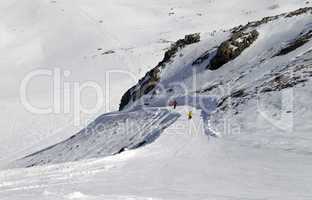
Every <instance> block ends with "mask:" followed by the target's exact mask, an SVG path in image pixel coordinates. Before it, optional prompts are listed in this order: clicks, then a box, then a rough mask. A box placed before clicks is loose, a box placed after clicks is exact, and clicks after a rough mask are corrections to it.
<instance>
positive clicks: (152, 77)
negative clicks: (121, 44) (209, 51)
mask: <svg viewBox="0 0 312 200" xmlns="http://www.w3.org/2000/svg"><path fill="white" fill-rule="evenodd" d="M199 41H200V34H199V33H194V34H190V35H186V36H185V37H184V39H180V40H178V41H177V42H175V43H173V44H172V45H171V46H170V48H169V49H168V50H167V51H166V52H165V56H164V58H163V60H162V61H161V62H159V63H158V65H157V66H156V67H155V68H153V69H152V70H150V71H149V72H147V73H146V75H145V76H144V77H143V78H142V79H140V80H139V82H138V84H137V85H135V86H134V87H132V88H130V89H129V90H128V91H127V92H126V93H125V94H124V95H123V96H122V98H121V102H120V105H119V110H123V109H124V108H125V107H126V106H127V105H128V104H129V103H130V102H134V101H136V100H138V99H140V98H141V97H142V96H143V95H145V94H148V93H150V92H151V91H152V90H154V89H155V87H156V85H157V84H158V82H159V81H160V71H161V69H162V68H165V67H166V65H167V64H168V63H170V62H171V61H172V59H173V58H174V57H175V56H176V54H177V52H178V51H179V50H180V49H182V48H184V47H185V46H187V45H190V44H193V43H197V42H199Z"/></svg>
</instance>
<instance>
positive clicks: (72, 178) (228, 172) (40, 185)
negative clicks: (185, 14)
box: [0, 107, 312, 200]
mask: <svg viewBox="0 0 312 200" xmlns="http://www.w3.org/2000/svg"><path fill="white" fill-rule="evenodd" d="M189 110H192V108H190V107H179V108H178V112H179V113H180V114H181V117H180V118H179V119H178V120H177V121H176V122H175V123H174V124H173V125H172V126H170V127H169V128H168V129H166V130H165V131H164V132H163V134H161V136H160V137H159V139H158V140H156V141H155V142H154V143H152V144H150V145H146V146H144V147H142V148H139V149H135V150H131V151H126V152H124V153H122V154H118V155H116V156H112V157H106V158H102V159H93V160H84V161H79V162H74V163H66V164H60V165H50V166H40V167H34V168H28V169H13V170H8V171H2V172H0V180H1V184H0V197H1V199H4V200H12V199H14V200H22V199H23V200H28V199H29V200H30V199H60V200H68V199H83V200H103V199H105V200H106V199H108V200H129V199H135V200H150V199H157V200H165V199H166V200H167V199H170V200H179V199H185V200H190V199H191V200H193V199H194V200H200V199H207V200H213V199H217V200H233V199H272V200H273V199H285V200H293V199H302V200H309V199H311V197H312V194H311V189H312V188H311V187H312V186H311V184H310V183H311V182H312V179H311V178H312V176H311V165H312V161H311V159H310V156H309V155H303V154H294V153H290V152H288V153H285V152H283V151H279V150H273V151H272V150H271V149H267V148H251V147H250V146H246V145H244V144H245V142H242V143H240V144H239V145H237V144H235V143H233V142H231V141H230V140H221V139H220V140H214V139H212V138H210V139H209V138H208V137H207V135H205V134H204V133H203V121H202V117H201V111H200V110H193V112H194V115H193V119H192V120H188V119H187V118H186V115H185V113H186V112H187V111H189Z"/></svg>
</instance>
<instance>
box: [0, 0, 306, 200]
mask: <svg viewBox="0 0 312 200" xmlns="http://www.w3.org/2000/svg"><path fill="white" fill-rule="evenodd" d="M25 2H28V3H30V1H25ZM34 2H35V3H34V4H23V3H22V4H21V7H20V8H18V7H15V6H12V7H10V5H9V4H6V5H5V6H1V9H2V8H3V9H4V10H5V9H8V10H10V9H9V8H11V9H12V8H13V10H14V9H16V10H14V12H12V13H13V15H14V16H13V17H12V15H9V14H8V16H10V17H8V19H9V22H16V21H18V20H16V19H15V17H16V16H15V15H17V16H18V17H17V18H19V17H20V16H24V19H25V21H21V22H23V23H21V24H22V25H24V24H33V21H32V20H31V21H28V20H27V19H29V18H27V17H25V16H37V15H36V14H38V13H36V12H29V10H28V9H26V12H18V11H21V10H23V9H21V8H23V7H25V6H27V5H32V6H33V5H39V7H43V8H44V12H43V13H48V14H47V15H48V17H47V18H44V17H43V18H42V19H41V20H42V21H43V22H45V20H46V19H49V20H52V21H53V17H56V16H58V17H60V18H57V19H58V20H55V21H57V22H61V21H62V20H63V17H65V19H68V20H73V21H70V23H68V21H66V20H65V22H66V23H65V24H66V26H65V25H64V24H63V25H61V26H60V27H59V25H60V24H62V23H60V24H59V23H56V24H57V25H55V24H53V23H52V24H50V25H51V27H54V25H55V27H59V28H60V29H58V30H63V29H64V28H65V30H74V29H76V28H77V30H78V32H79V33H80V31H82V32H83V31H86V30H87V33H88V31H90V32H92V34H94V32H93V30H94V29H93V28H94V27H98V26H102V25H103V27H105V29H104V28H103V27H102V28H103V29H102V28H101V31H102V32H101V31H100V32H101V33H104V35H106V34H107V35H111V36H112V38H114V37H115V38H116V39H115V40H109V38H107V37H106V38H105V39H104V40H103V41H102V40H101V42H102V43H101V42H98V41H100V40H98V38H97V35H96V34H95V35H92V34H91V35H89V34H86V35H84V34H82V35H81V34H77V35H79V36H82V37H81V38H80V37H78V36H77V38H78V39H77V38H76V39H74V40H73V41H74V43H75V46H74V47H75V48H76V47H77V48H82V50H81V49H80V50H81V51H79V53H77V54H75V53H73V54H75V55H71V53H72V52H73V51H70V50H71V44H68V43H66V39H68V38H65V39H64V38H62V37H61V36H64V35H67V34H65V33H68V32H66V31H65V32H62V31H60V35H61V36H60V37H56V38H54V37H53V39H51V41H53V42H52V43H53V44H56V43H55V41H58V42H60V41H61V42H60V43H61V44H63V43H64V46H62V45H60V46H58V45H56V47H60V53H59V51H52V52H54V53H55V52H56V54H55V57H53V56H52V58H51V57H50V56H51V55H54V54H50V53H51V52H50V51H48V52H49V53H47V54H48V55H49V56H47V57H44V56H43V62H42V63H45V64H47V65H50V64H51V63H52V64H55V63H56V64H57V65H60V66H61V68H62V69H71V70H73V72H76V73H77V74H76V75H74V77H71V78H72V80H80V81H84V80H87V79H88V78H90V79H92V80H95V81H96V80H98V81H99V83H101V81H103V74H102V73H101V72H103V73H104V74H105V72H107V70H110V69H114V70H115V69H116V68H118V67H116V64H117V65H120V66H121V67H120V69H122V70H123V69H128V67H131V69H130V70H128V71H130V72H135V73H137V75H138V76H141V75H142V74H141V73H139V72H136V71H141V70H142V69H141V70H140V68H141V66H142V65H140V62H142V63H143V65H144V66H145V67H144V69H143V70H142V71H147V70H148V69H151V68H152V67H151V66H156V65H157V63H158V62H159V61H160V60H161V57H162V54H163V52H164V51H165V50H166V51H167V52H171V51H172V52H174V54H173V55H171V56H170V58H169V59H167V60H166V62H164V65H160V66H158V67H157V69H156V70H155V71H153V70H152V72H156V73H148V74H147V76H145V77H144V78H143V79H141V81H139V84H138V85H136V86H135V87H132V89H134V90H132V89H131V90H130V92H129V94H130V97H131V98H128V97H127V98H126V99H127V100H129V99H130V101H129V102H127V103H129V104H127V105H126V107H125V110H124V111H122V112H114V113H109V114H104V115H102V116H101V117H99V118H97V119H95V121H94V122H93V123H91V124H90V125H89V126H87V127H86V128H85V129H83V130H82V131H80V132H78V133H77V134H76V135H74V136H72V134H73V133H75V132H74V131H71V130H72V129H73V127H72V126H71V120H62V117H63V116H62V115H60V114H59V115H56V116H57V117H60V118H61V120H60V121H61V123H63V125H64V124H66V126H65V128H62V127H64V126H63V125H62V126H59V125H55V126H56V127H58V128H60V130H61V131H58V132H57V133H55V132H54V127H52V128H51V129H52V130H51V132H45V134H44V137H45V140H41V141H40V140H38V138H37V137H38V135H41V134H38V132H36V130H35V131H34V132H33V131H31V134H30V135H29V137H28V138H27V139H28V140H23V139H24V138H25V136H23V137H18V136H19V135H23V134H24V132H19V133H18V134H17V133H16V132H12V134H11V135H9V136H7V137H4V138H5V139H4V140H3V141H7V142H8V141H9V142H12V146H11V145H10V146H4V147H2V148H3V149H5V150H4V151H0V152H1V154H2V155H1V156H3V157H6V156H8V155H9V157H10V158H9V160H15V159H16V157H19V158H21V157H24V158H22V159H19V160H17V161H15V162H14V163H11V165H10V166H9V167H13V168H14V167H30V168H27V169H26V168H24V169H23V168H22V169H9V170H4V171H0V198H1V199H5V200H6V199H8V200H16V199H84V200H88V199H91V200H94V199H99V200H100V199H101V200H102V199H112V200H115V199H122V200H128V199H144V200H145V199H146V200H147V199H149V200H150V199H170V200H171V199H172V200H175V199H187V200H189V199H209V200H210V199H211V200H212V199H218V200H223V199H226V200H233V199H286V200H287V199H289V200H290V199H291V200H293V199H304V200H310V199H311V198H312V194H311V191H312V187H311V184H310V183H311V182H312V180H311V177H312V175H311V169H310V168H311V165H312V162H311V153H312V148H311V147H312V142H311V141H312V135H311V129H312V126H311V123H310V121H311V118H312V112H311V110H312V105H311V104H310V99H311V98H312V90H311V88H312V81H311V80H312V68H311V62H312V60H311V58H312V50H311V48H312V41H311V37H312V26H311V21H312V13H311V10H312V9H311V8H306V9H300V10H296V11H293V12H290V13H289V12H287V13H285V14H282V15H276V16H274V15H275V14H279V13H282V12H285V11H290V10H295V9H296V8H298V7H303V6H304V5H306V4H309V3H308V2H307V1H299V0H289V1H288V0H287V1H277V0H272V1H271V0H268V1H261V2H259V1H253V0H251V1H243V0H237V1H231V2H229V1H226V0H220V1H206V0H205V1H204V0H198V1H195V2H194V1H186V0H185V1H184V0H182V1H181V0H174V1H164V0H160V1H158V2H157V3H155V2H154V1H153V2H152V1H150V0H147V1H146V0H145V1H143V0H136V1H132V2H128V1H127V2H126V1H124V0H114V1H113V0H112V1H110V0H108V1H105V2H104V3H101V2H100V1H95V0H92V1H89V3H85V2H84V1H75V4H74V5H75V6H73V7H71V6H72V5H73V2H71V1H68V2H63V1H62V2H58V1H51V2H50V1H49V2H48V1H40V2H39V1H34ZM3 5H4V4H3ZM46 5H53V6H54V7H53V9H55V10H56V11H57V13H58V12H60V13H59V15H56V16H55V15H54V14H55V10H53V11H51V10H50V7H49V8H47V7H45V6H46ZM101 5H102V7H101ZM168 5H169V8H168ZM7 6H9V7H7ZM32 6H30V7H28V8H30V10H31V11H33V10H37V6H34V7H32ZM255 6H258V8H257V10H255ZM104 7H105V8H104ZM171 7H172V8H171ZM67 10H68V11H69V12H68V13H67V12H66V11H67ZM78 10H79V13H80V14H81V13H82V16H85V17H86V18H87V19H91V21H92V22H94V24H95V26H93V25H92V26H91V25H90V24H89V23H85V21H84V20H82V21H81V19H84V17H82V18H81V17H78V18H77V19H76V18H75V17H72V16H77V15H76V12H77V11H78ZM103 10H105V11H107V12H103ZM116 10H118V11H120V12H122V13H124V15H122V16H121V15H116V14H115V13H116ZM80 11H81V12H80ZM221 11H222V12H221ZM38 16H43V14H42V13H40V12H39V14H38ZM99 16H101V17H99ZM123 16H125V18H123ZM264 16H273V17H266V18H264V19H262V20H259V21H254V20H256V18H257V19H261V17H264ZM109 17H111V18H109ZM127 17H128V18H127ZM102 18H103V19H102ZM30 19H33V17H30ZM61 19H62V20H61ZM109 19H111V21H110V20H109ZM121 19H122V20H121ZM130 19H131V20H130ZM134 19H135V20H134ZM11 20H12V21H11ZM219 20H220V21H219ZM119 21H121V22H120V23H119ZM248 21H253V22H250V23H248V24H247V22H248ZM244 23H246V24H247V25H245V26H237V25H238V24H244ZM35 24H36V23H35ZM43 24H45V23H39V22H38V23H37V24H36V25H38V27H40V31H39V32H38V33H37V32H36V31H37V29H36V28H38V27H37V26H36V28H34V29H33V30H34V32H36V33H37V34H39V33H44V31H43V32H41V28H44V27H46V26H42V25H43ZM67 25H69V26H68V29H66V27H67ZM80 25H83V26H84V27H86V28H85V29H83V30H81V29H80V28H81V27H80ZM89 25H90V26H89ZM234 26H236V27H235V28H232V27H234ZM22 27H23V26H22ZM140 27H143V29H140ZM162 27H164V28H162ZM88 28H90V29H88ZM229 28H232V29H229ZM96 29H97V28H96ZM215 29H217V30H216V31H213V30H215ZM5 30H6V29H5ZM43 30H45V29H43ZM149 31H151V32H149ZM163 31H165V32H163ZM57 32H58V31H57ZM146 32H147V33H146ZM196 32H199V33H200V37H201V40H200V41H198V38H197V36H198V35H197V34H195V35H189V36H186V37H185V38H184V40H179V41H180V42H178V43H176V44H172V45H171V48H169V50H168V49H164V48H167V47H169V45H170V43H171V42H169V43H168V41H167V40H169V41H175V40H177V39H178V38H183V37H184V35H186V34H189V33H196ZM30 33H31V32H30ZM97 33H98V32H97ZM101 33H100V35H101ZM112 33H113V34H112ZM4 35H5V34H4ZM22 35H23V34H22ZM26 35H27V34H26ZM35 35H36V34H35ZM48 35H49V34H48ZM52 35H53V36H55V34H52ZM133 35H136V37H133ZM6 36H7V35H6ZM32 36H34V35H32ZM36 36H37V35H36ZM92 36H93V37H92ZM19 38H23V37H19ZM26 38H27V37H26ZM48 38H49V37H48ZM74 38H75V37H74ZM90 38H91V39H90ZM41 39H42V41H45V37H43V38H41ZM21 40H22V39H21ZM88 40H90V43H88ZM5 41H9V40H7V39H6V40H5ZM40 41H41V40H40ZM51 41H50V42H51ZM106 41H108V47H109V48H107V49H106V48H104V47H102V46H105V42H106ZM181 41H182V43H185V44H187V45H184V44H183V45H180V44H181ZM189 41H192V42H189ZM21 43H23V42H21ZM117 43H118V44H119V45H116V44H117ZM40 44H41V43H40ZM98 44H103V45H102V46H101V47H98V46H99V45H98ZM177 44H179V45H177ZM76 45H77V46H76ZM110 45H112V46H110ZM39 46H40V45H39ZM115 46H118V48H115ZM177 46H178V48H175V47H177ZM36 47H37V46H36ZM52 47H53V45H52ZM54 47H55V46H54ZM52 49H53V48H52ZM57 49H59V48H57ZM61 49H64V52H62V51H61ZM68 49H69V50H68ZM86 49H87V50H86ZM90 49H94V51H93V50H90ZM28 50H29V49H28ZM110 50H112V51H110ZM176 50H177V52H175V51H176ZM69 51H70V53H69ZM12 52H16V51H14V48H13V50H12ZM12 52H11V53H12ZM29 52H32V51H30V50H29ZM95 52H96V53H95ZM105 52H106V53H105ZM113 52H114V53H113ZM11 53H8V54H7V55H6V57H8V58H11V57H9V56H10V55H12V54H11ZM63 53H64V56H63ZM103 53H104V54H103ZM34 55H38V54H36V53H34ZM80 56H81V57H80ZM58 57H60V60H58V59H56V58H58ZM13 58H15V57H12V59H11V60H8V65H9V64H10V63H12V60H14V59H13ZM34 58H36V59H37V58H38V57H37V56H34ZM47 58H51V59H47ZM80 58H81V59H80ZM134 58H135V59H134ZM131 59H134V61H133V62H132V61H131ZM51 60H52V61H53V62H52V61H51ZM22 61H23V60H22ZM46 61H47V62H46ZM50 61H51V63H50ZM58 61H59V63H58ZM22 63H23V62H22ZM30 63H31V64H34V63H36V62H30ZM40 63H41V62H40ZM40 63H39V64H40ZM42 63H41V64H42ZM24 64H25V63H24ZM63 65H64V66H63ZM65 65H68V66H69V67H65ZM113 65H114V66H113ZM21 66H24V65H23V64H21ZM75 66H78V67H77V68H76V67H75ZM90 66H92V67H93V66H94V68H92V69H91V70H90ZM63 67H64V68H63ZM83 67H88V68H87V69H84V68H83ZM81 68H83V69H82V70H81ZM99 68H101V70H99ZM102 70H103V71H102ZM21 73H22V72H21ZM94 74H96V75H94ZM151 74H152V76H151ZM155 74H156V77H157V78H156V79H155V77H153V76H154V75H155ZM17 75H18V73H17ZM93 75H94V76H93ZM150 77H152V79H150ZM124 80H126V79H125V78H124V77H119V76H117V77H113V78H112V83H113V85H114V86H116V88H117V90H115V89H116V88H112V89H114V91H117V92H115V93H114V94H112V97H111V99H117V97H118V98H119V97H120V96H121V92H123V91H125V89H127V88H130V87H131V86H130V84H129V83H126V81H124ZM142 80H143V81H142ZM149 80H152V81H153V82H156V84H155V85H153V87H152V88H148V89H149V91H148V92H146V94H145V92H144V90H141V87H140V86H141V85H140V83H142V82H146V81H147V82H148V81H149ZM42 86H43V84H38V88H36V89H38V91H40V90H41V89H42V88H41V87H42ZM142 88H144V87H142ZM133 91H138V92H137V93H136V92H135V93H133ZM133 94H143V95H138V96H136V95H133ZM144 94H145V95H144ZM106 95H107V94H106ZM43 96H44V95H43ZM136 97H139V98H136ZM87 98H90V99H93V98H92V95H90V96H88V97H87ZM90 99H89V100H90ZM173 99H175V100H177V102H178V108H177V110H176V111H172V110H170V108H165V107H166V106H167V105H168V103H169V102H170V101H171V100H173ZM36 100H37V101H38V102H41V101H42V102H44V103H46V101H45V100H44V99H41V98H39V97H38V99H36ZM132 100H135V101H133V102H131V101H132ZM6 101H8V99H6V98H4V103H3V105H7V104H6V103H5V102H6ZM13 102H14V101H13ZM42 102H41V103H42ZM113 104H114V106H115V107H116V105H117V102H114V103H113ZM16 105H18V104H15V103H12V104H11V106H12V108H16ZM132 106H133V107H132ZM141 107H144V108H145V109H143V108H141ZM127 109H128V110H127ZM12 110H13V111H14V109H6V112H7V113H14V112H12ZM191 110H192V111H193V118H192V119H191V120H189V119H187V113H188V112H189V111H191ZM18 112H19V111H17V112H16V113H18ZM7 113H4V115H5V116H7ZM79 114H80V113H79ZM8 116H9V115H8ZM27 116H28V113H27V114H26V116H23V118H26V119H27ZM36 117H38V118H40V119H41V118H43V116H42V115H39V116H36ZM45 117H47V118H49V117H51V118H52V119H55V118H54V117H55V116H45ZM66 117H69V118H70V117H72V116H66ZM89 117H90V116H89ZM91 118H93V117H92V116H91ZM34 121H36V120H34ZM48 121H49V120H48ZM129 123H130V126H128V125H129ZM22 124H23V127H24V126H26V127H27V123H22ZM39 124H40V126H38V127H45V123H39ZM102 125H103V126H102ZM16 126H18V127H19V125H16ZM4 127H6V126H4ZM35 127H36V126H35ZM75 128H76V129H77V128H79V127H75ZM25 129H26V128H25ZM39 129H41V128H39ZM18 130H22V131H24V129H23V128H19V129H18ZM88 130H95V131H91V132H89V131H88ZM28 131H30V130H29V129H28ZM37 131H38V130H37ZM62 133H64V134H62ZM160 133H161V134H160ZM54 135H55V137H54ZM1 138H2V137H1ZM64 138H69V139H64ZM47 139H48V140H49V141H48V142H46V141H47ZM155 139H156V140H155ZM28 141H31V142H28ZM146 143H149V144H148V145H144V144H146ZM7 144H8V143H7ZM34 144H37V145H34ZM52 144H53V145H52ZM51 145H52V146H51ZM27 146H30V147H31V148H29V149H28V150H25V151H24V150H23V149H24V148H25V147H27ZM136 147H141V148H136ZM20 149H22V150H21V151H20V152H18V153H17V154H15V155H14V154H12V153H13V152H14V151H17V150H20ZM40 149H43V150H41V151H38V150H40ZM33 152H37V153H33ZM30 153H32V154H31V155H29V154H30ZM12 155H14V156H12ZM27 155H28V156H27ZM25 156H26V157H25ZM103 157H104V158H103ZM64 162H66V163H64ZM6 163H7V161H5V162H3V163H1V164H6ZM47 164H49V165H47Z"/></svg>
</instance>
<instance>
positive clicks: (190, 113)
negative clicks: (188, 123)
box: [187, 111, 193, 120]
mask: <svg viewBox="0 0 312 200" xmlns="http://www.w3.org/2000/svg"><path fill="white" fill-rule="evenodd" d="M187 117H188V119H189V120H191V119H192V117H193V112H192V111H189V112H188V114H187Z"/></svg>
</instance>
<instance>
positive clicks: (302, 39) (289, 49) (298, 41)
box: [275, 31, 312, 56]
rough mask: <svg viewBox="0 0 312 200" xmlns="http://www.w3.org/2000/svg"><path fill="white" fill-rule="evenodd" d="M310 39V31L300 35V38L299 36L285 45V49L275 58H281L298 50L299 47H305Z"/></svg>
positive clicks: (311, 36) (311, 34) (311, 33)
mask: <svg viewBox="0 0 312 200" xmlns="http://www.w3.org/2000/svg"><path fill="white" fill-rule="evenodd" d="M311 38H312V31H309V32H308V33H306V34H302V35H301V36H299V37H298V38H297V39H296V40H295V41H293V42H291V43H289V44H288V45H287V47H285V48H284V49H282V50H281V51H280V52H279V53H278V54H277V55H275V56H283V55H286V54H288V53H290V52H292V51H294V50H296V49H298V48H299V47H301V46H303V45H305V44H306V43H307V42H309V41H310V39H311Z"/></svg>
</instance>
